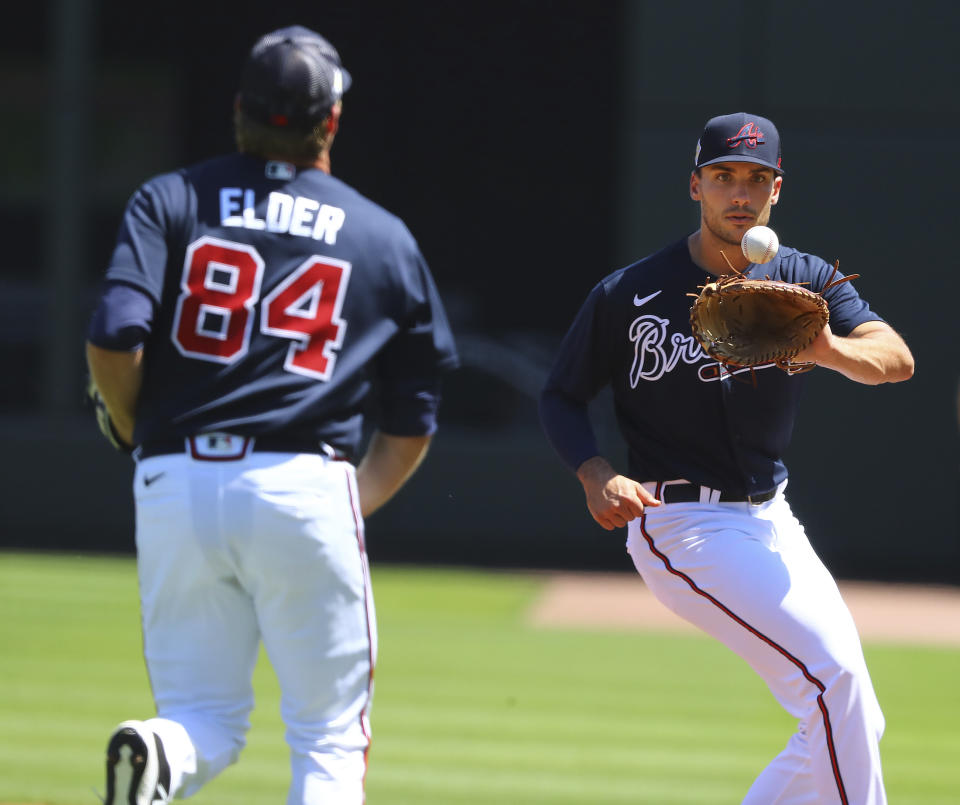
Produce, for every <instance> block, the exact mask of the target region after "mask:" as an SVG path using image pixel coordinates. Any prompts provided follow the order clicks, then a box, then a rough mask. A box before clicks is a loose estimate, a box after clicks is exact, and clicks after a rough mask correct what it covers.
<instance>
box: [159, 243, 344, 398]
mask: <svg viewBox="0 0 960 805" xmlns="http://www.w3.org/2000/svg"><path fill="white" fill-rule="evenodd" d="M263 268H264V262H263V258H261V257H260V254H259V253H258V252H257V250H256V249H255V248H254V247H253V246H249V245H247V244H244V243H232V242H230V241H225V240H219V239H218V238H212V237H209V236H204V237H202V238H200V239H198V240H196V241H194V242H193V243H191V244H190V246H189V247H188V248H187V254H186V258H185V259H184V264H183V277H182V278H181V281H180V288H181V293H180V296H179V298H178V299H177V309H176V313H175V315H174V320H173V333H172V334H171V335H172V338H173V343H174V344H175V345H176V347H177V349H178V350H179V351H180V353H181V354H182V355H185V356H187V357H189V358H198V359H200V360H204V361H213V362H214V363H223V364H230V363H234V362H235V361H238V360H240V359H241V358H242V357H243V356H244V355H246V354H247V350H248V349H249V347H250V334H251V331H252V329H253V319H254V315H253V314H254V307H255V305H256V304H257V302H258V301H259V300H260V284H261V282H262V280H263ZM349 280H350V263H347V262H344V261H343V260H336V259H334V258H332V257H320V256H319V255H314V256H312V257H309V258H307V259H306V260H305V261H304V262H303V263H301V264H300V266H299V267H297V269H296V270H295V271H293V272H292V273H291V274H290V275H289V276H288V277H287V278H286V279H284V280H283V282H281V283H280V284H279V285H278V286H277V287H276V288H274V289H273V290H272V291H271V292H270V293H269V294H268V295H267V296H266V297H264V299H263V303H262V305H261V315H260V332H262V333H264V334H265V335H271V336H277V337H279V338H288V339H291V340H292V341H293V343H292V344H290V348H289V350H287V358H286V360H285V361H284V364H283V366H284V368H285V369H286V370H287V371H289V372H295V373H296V374H301V375H306V376H308V377H313V378H316V379H318V380H329V379H330V375H331V374H332V373H333V366H334V363H335V362H336V358H337V355H336V353H337V350H338V349H339V348H340V346H341V345H342V344H343V336H344V333H345V332H346V329H347V323H346V322H345V321H344V320H343V319H341V318H340V310H341V308H342V306H343V297H344V295H345V293H346V290H347V283H348V282H349Z"/></svg>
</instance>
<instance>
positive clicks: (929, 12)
mask: <svg viewBox="0 0 960 805" xmlns="http://www.w3.org/2000/svg"><path fill="white" fill-rule="evenodd" d="M65 5H66V0H64V2H62V3H57V2H49V3H46V4H43V3H41V4H36V5H34V6H31V7H29V8H24V9H23V13H24V14H25V15H26V17H27V18H28V19H25V20H24V21H23V22H24V24H23V25H22V26H20V27H19V28H18V29H17V30H13V27H12V26H10V27H8V28H7V29H5V30H4V31H3V32H2V33H0V81H2V85H3V86H4V87H5V92H4V97H5V98H7V99H8V100H9V104H8V112H9V115H10V117H9V118H7V119H8V120H14V121H17V123H18V125H14V126H8V127H7V129H6V132H5V135H4V136H5V148H4V149H2V151H3V154H4V155H3V157H2V163H0V167H2V168H3V170H0V177H2V178H0V237H2V239H3V242H4V243H5V244H6V247H7V257H6V259H5V260H4V261H2V268H0V359H2V360H3V365H4V366H5V367H6V368H5V371H4V372H3V373H0V375H2V379H0V392H2V393H0V455H2V456H3V458H4V461H2V462H0V546H18V547H38V548H65V547H66V548H73V549H80V550H83V549H93V550H131V549H132V505H131V503H130V492H129V475H130V466H129V463H128V462H127V460H126V459H125V458H123V457H121V456H118V455H115V454H113V453H111V452H110V450H109V448H107V447H106V446H105V445H104V444H101V443H100V441H99V437H98V436H97V434H96V433H95V431H94V428H93V425H92V424H91V421H90V419H89V418H88V415H87V413H86V412H85V411H84V410H83V409H82V407H81V404H80V400H81V397H82V393H81V391H82V380H83V359H82V334H83V326H84V325H85V322H86V318H87V316H88V315H89V310H90V304H91V300H92V297H93V293H94V290H95V284H96V281H97V278H98V277H99V275H100V273H101V272H102V270H103V267H104V265H105V262H106V260H107V259H108V257H109V254H110V249H111V245H112V239H113V234H114V231H115V227H116V224H117V220H118V218H119V215H120V213H121V210H122V207H123V203H124V201H125V199H126V197H127V195H129V193H130V192H132V190H133V189H134V187H135V186H136V184H137V183H138V182H140V181H142V180H143V179H145V178H147V177H148V176H150V175H152V174H154V173H157V172H159V171H162V170H168V169H170V168H172V167H174V166H176V165H177V164H180V163H182V162H189V161H193V160H197V159H202V158H204V157H206V156H209V155H212V154H214V153H216V152H218V151H221V150H224V149H229V148H230V147H231V135H230V128H229V108H230V103H231V98H232V94H233V91H234V88H235V81H236V75H237V72H238V70H239V65H240V63H241V61H242V58H243V55H244V53H245V52H246V50H247V49H248V47H249V45H250V44H251V43H252V42H253V40H254V39H255V38H256V37H257V36H258V35H259V34H260V33H262V32H264V31H266V30H269V29H271V28H273V27H277V26H280V25H286V24H290V23H292V22H302V23H303V24H306V25H310V26H312V27H315V28H317V29H318V30H320V31H322V32H323V33H324V34H325V35H328V36H329V37H330V38H331V39H332V40H333V41H334V43H335V44H336V45H337V47H338V48H339V49H340V51H341V54H342V56H343V59H344V62H345V64H346V65H347V67H348V69H350V70H351V72H352V73H353V75H354V79H355V84H354V87H353V89H351V91H350V93H349V94H348V97H347V105H346V110H345V117H344V125H343V129H342V131H341V135H340V137H339V138H338V142H337V145H336V147H335V149H334V172H335V173H337V174H339V175H340V176H341V177H343V178H344V179H346V180H347V181H348V182H351V183H352V184H354V185H355V186H357V187H358V188H359V189H361V191H362V192H364V193H366V194H368V195H370V196H371V197H372V198H374V199H375V200H377V201H379V202H380V203H382V204H384V206H386V207H388V208H389V209H391V210H393V211H394V212H397V213H398V214H399V215H401V216H402V217H403V218H404V219H405V220H406V221H407V223H408V224H409V225H410V228H411V229H412V231H413V232H414V233H415V234H416V235H417V237H418V240H419V241H420V243H421V246H422V247H423V250H424V253H425V254H426V256H427V259H428V260H429V262H430V264H431V267H432V269H433V271H434V274H435V276H436V278H437V281H438V284H439V286H440V289H441V292H442V293H443V295H444V298H445V300H446V301H447V304H448V307H449V310H450V314H451V318H452V320H453V322H454V325H455V328H456V330H457V334H458V338H459V339H460V340H461V345H462V349H463V351H464V355H465V359H466V366H465V369H464V370H463V371H462V372H461V373H459V374H458V376H456V377H454V378H451V380H450V383H449V386H448V395H447V400H446V403H445V405H444V409H443V412H442V426H441V431H440V433H439V435H438V437H437V439H436V442H435V444H434V448H433V450H432V451H431V455H430V456H429V457H428V460H427V463H426V464H425V466H424V467H423V468H422V469H421V471H420V472H419V473H418V475H417V476H416V477H415V478H414V479H413V481H412V482H411V483H410V485H409V487H408V488H407V489H406V490H404V492H403V493H402V494H401V496H400V497H398V498H397V499H396V500H395V501H393V502H391V503H390V504H389V505H388V506H387V507H386V508H385V509H384V510H383V511H382V512H380V513H378V514H377V515H376V516H375V517H373V518H371V521H370V523H369V524H368V530H369V538H370V550H371V555H372V557H373V559H374V560H375V561H376V560H378V559H382V560H397V561H401V560H406V561H436V562H463V563H474V564H487V565H512V566H565V567H568V566H570V567H620V568H627V567H629V560H628V559H627V558H626V556H625V554H624V553H623V547H622V545H623V535H622V534H619V533H616V534H609V533H607V532H604V531H602V530H601V529H599V527H597V526H594V525H593V523H592V521H590V519H589V517H588V515H587V513H586V510H585V509H584V507H583V505H582V495H581V492H580V489H579V485H578V484H577V483H576V481H575V480H574V479H573V478H572V476H570V475H569V474H568V473H567V472H566V471H565V470H564V469H563V468H562V467H561V466H560V464H559V462H558V461H557V460H556V459H555V457H554V456H553V455H552V453H551V451H550V449H549V447H548V446H547V445H546V443H545V441H544V439H543V437H542V435H541V433H540V430H539V425H538V423H537V419H536V411H535V399H534V396H535V392H536V387H537V382H538V380H539V378H540V377H541V376H542V372H543V371H545V367H546V365H547V364H548V362H549V357H550V354H551V352H552V350H553V349H554V348H555V347H556V344H557V343H558V342H559V338H560V336H561V335H562V332H563V330H564V329H565V327H566V326H567V324H568V323H569V321H570V319H571V318H572V316H573V314H574V313H575V311H576V309H577V307H578V306H579V304H580V302H581V300H582V298H583V296H584V295H585V294H586V293H587V291H588V290H589V288H590V287H592V286H593V284H594V283H595V282H596V281H597V280H599V279H600V278H601V277H602V276H603V275H605V274H606V273H608V272H609V271H611V270H613V269H615V268H617V267H619V266H621V265H623V264H625V263H627V262H629V261H632V260H633V259H636V258H637V257H640V256H642V255H644V254H646V253H648V252H650V251H652V250H654V249H656V248H659V247H660V246H662V245H663V244H665V243H666V242H668V241H670V240H673V239H675V238H678V237H681V236H682V235H684V234H686V233H688V232H690V231H692V229H693V228H694V227H695V226H696V224H697V210H696V207H695V205H694V204H693V203H692V202H691V201H690V200H689V198H688V196H687V190H686V187H687V177H688V174H689V169H690V163H691V161H692V157H693V149H694V145H695V142H696V138H697V134H698V133H699V131H700V129H701V128H702V125H703V123H704V122H705V121H706V120H707V119H708V118H709V117H711V116H713V115H715V114H721V113H724V112H729V111H735V110H745V111H753V112H757V113H760V114H763V115H765V116H767V117H770V118H772V119H773V120H774V121H775V122H776V123H777V124H778V127H779V129H780V133H781V137H782V140H783V148H784V167H785V169H786V176H785V180H784V189H783V195H782V199H781V203H780V204H779V205H778V207H777V208H776V210H775V212H774V217H773V219H772V226H774V227H775V228H776V230H777V232H778V233H779V235H780V238H781V241H783V242H785V243H787V244H789V245H791V246H795V247H797V248H800V249H802V250H804V251H809V252H813V253H816V254H819V255H821V256H822V257H824V258H825V259H828V260H833V259H835V258H839V260H840V264H841V268H842V269H843V270H844V271H846V272H848V273H850V272H856V273H860V274H861V278H860V280H858V281H857V287H858V288H859V290H860V291H861V293H863V295H864V296H865V297H866V298H868V299H869V300H870V302H871V304H872V305H873V307H874V308H875V309H876V310H877V311H878V312H879V313H880V314H881V315H883V316H885V317H886V318H887V319H888V320H889V321H890V323H891V324H892V325H893V326H895V327H896V328H897V329H898V330H900V331H901V332H902V333H903V335H904V337H905V338H906V340H907V342H908V343H909V344H910V346H911V347H912V349H913V351H914V353H915V356H916V360H917V373H916V376H915V377H914V379H912V380H911V381H910V382H909V383H905V384H899V385H896V386H885V387H879V388H867V387H863V386H858V385H856V384H853V383H850V382H848V381H845V380H844V379H843V378H840V377H838V376H836V375H833V374H832V373H829V372H825V371H823V370H818V371H816V372H814V373H813V374H812V375H811V376H810V377H809V380H808V389H807V393H806V404H805V407H804V409H803V410H802V413H801V419H800V422H799V425H798V429H797V432H796V436H795V441H794V444H793V446H792V448H791V450H790V453H789V455H788V461H789V465H790V468H791V482H790V489H789V496H790V498H791V500H792V503H793V506H794V509H795V510H796V512H797V513H798V515H799V516H800V518H801V520H803V521H804V522H805V523H806V525H807V528H808V533H809V535H810V537H811V540H812V541H813V542H814V544H815V545H816V547H817V548H818V550H819V551H820V552H821V554H822V555H823V556H824V557H825V558H826V559H827V560H828V563H829V564H831V566H832V567H833V568H834V569H835V570H837V572H839V573H841V574H843V575H846V576H851V577H878V578H880V577H883V578H904V579H906V578H910V579H913V578H927V579H933V580H945V581H960V533H958V532H960V526H958V523H960V518H958V508H957V507H958V495H957V491H958V487H960V472H958V458H960V444H958V421H957V386H958V379H960V367H958V360H957V358H956V344H957V336H956V334H955V332H954V328H953V318H954V315H953V314H952V313H950V312H949V304H950V303H949V301H948V300H949V299H950V296H951V294H952V293H953V291H954V286H955V282H954V277H955V276H956V273H957V271H956V266H955V263H956V258H955V251H956V249H955V245H954V243H953V240H952V239H953V237H955V233H956V231H957V226H956V223H955V220H954V219H955V215H956V213H955V209H956V203H955V195H956V191H957V185H958V183H957V168H956V159H955V157H956V154H957V152H958V145H960V136H958V123H960V111H958V109H957V103H956V90H955V87H956V84H957V80H958V77H960V57H958V55H957V48H956V45H955V43H956V41H957V38H958V34H960V8H958V7H957V6H955V5H954V4H949V3H946V2H926V3H924V2H918V3H912V4H909V5H907V4H902V3H894V2H888V1H887V0H883V2H875V3H871V4H848V5H846V4H837V3H828V2H805V3H802V4H801V3H784V2H769V3H766V4H755V3H747V2H739V1H734V2H728V3H724V4H708V3H699V2H696V3H676V4H668V3H660V2H609V3H594V4H584V3H580V2H572V1H567V0H564V1H563V2H551V3H545V2H505V1H501V2H484V3H479V2H466V3H459V4H446V3H440V2H426V3H415V4H397V3H387V2H370V0H363V1H362V2H354V3H350V4H339V3H337V4H335V3H323V2H320V3H317V2H311V3H307V2H293V1H292V0H278V2H276V3H273V4H271V7H270V8H268V9H264V8H262V4H253V3H250V4H245V3H224V2H208V3H202V4H196V3H193V4H189V3H186V2H172V3H169V4H165V6H164V13H163V14H154V15H146V14H143V13H142V11H141V10H139V9H138V8H134V7H132V6H130V5H129V4H125V3H120V2H118V0H101V1H100V2H94V0H89V2H87V3H86V4H85V7H86V16H85V19H86V25H85V26H75V27H76V36H78V37H80V36H83V31H84V30H86V31H87V33H88V36H87V38H86V39H84V40H83V41H84V42H85V43H86V48H87V51H88V53H89V58H90V62H89V64H88V67H89V74H88V75H86V77H84V76H83V75H80V76H75V77H76V78H77V79H78V81H77V82H75V86H74V87H73V89H71V90H70V92H72V93H79V96H76V97H81V98H85V99H86V103H85V104H78V105H77V106H76V107H75V108H74V107H71V105H70V104H69V103H64V102H63V95H62V92H63V87H62V84H61V85H58V84H57V83H56V80H55V70H54V66H55V64H56V59H57V52H58V51H57V44H56V43H57V36H56V28H55V23H54V21H55V19H56V18H57V14H60V13H62V12H63V9H64V7H65ZM80 6H81V7H83V6H84V4H83V3H81V4H80ZM74 44H75V45H76V42H75V43H74ZM81 49H82V48H81ZM81 79H82V80H81ZM58 86H59V89H58ZM58 92H60V93H61V94H59V95H58ZM71 97H74V96H71ZM71 108H72V109H73V111H72V112H71ZM68 113H70V114H72V115H73V117H72V118H66V117H65V115H67V114H68ZM78 117H79V118H81V120H80V124H81V126H82V128H81V133H82V135H83V136H81V137H79V138H78V139H75V140H68V142H69V143H70V149H71V152H74V149H76V150H75V153H76V154H78V155H79V156H78V157H77V158H76V159H74V160H73V163H72V164H74V168H75V171H74V172H75V174H76V175H78V176H79V177H80V183H79V184H78V185H74V186H71V185H69V184H65V183H64V181H63V177H64V173H63V172H64V171H67V170H68V168H67V167H64V164H63V163H64V161H63V160H57V159H54V158H51V147H52V146H51V144H52V143H55V142H57V140H56V138H55V137H54V135H53V134H52V132H56V131H58V130H59V129H62V127H63V126H70V125H74V124H76V123H77V118H78ZM71 121H72V122H71ZM71 188H72V189H71ZM64 195H69V196H70V199H71V200H72V207H71V209H75V210H77V212H76V214H75V215H73V217H72V218H69V221H70V222H71V225H72V226H74V230H72V231H73V232H74V234H73V235H69V238H70V240H69V243H67V244H66V248H65V244H64V242H63V240H62V239H60V240H59V241H58V239H57V233H58V232H61V233H62V232H64V231H67V232H68V234H69V232H70V231H71V230H70V229H69V227H67V228H66V229H63V228H61V229H57V228H56V226H55V223H54V222H55V221H56V220H57V219H56V217H55V216H54V214H53V212H54V211H55V209H56V201H57V199H58V198H61V197H63V196H64ZM68 217H69V216H68ZM56 244H59V246H60V251H59V252H58V251H56V250H55V249H54V248H53V246H54V245H56ZM64 251H66V255H67V257H66V258H64V257H63V256H62V255H63V254H64ZM57 255H60V256H57ZM64 259H67V260H68V261H69V263H70V264H71V265H72V266H73V269H72V271H70V272H68V278H67V280H66V282H68V283H73V284H72V285H71V290H70V292H69V294H68V298H67V299H66V301H65V300H64V298H63V296H64V288H63V284H62V283H63V282H64V280H63V279H62V277H63V276H64V274H63V272H60V273H58V272H56V271H54V270H53V268H52V266H53V265H54V264H56V265H58V266H61V267H62V265H63V261H64ZM58 276H59V277H61V279H56V277H58ZM71 277H72V279H71ZM58 283H60V284H58ZM57 344H67V345H69V346H68V347H67V349H66V352H65V354H62V355H61V357H60V361H61V363H60V365H61V366H65V367H66V368H65V369H59V370H57V371H56V372H53V373H52V374H53V380H52V381H51V380H50V376H51V371H50V367H51V366H54V365H56V364H55V363H54V362H53V359H52V358H51V355H52V354H53V351H55V350H56V347H55V346H51V345H57ZM45 373H46V374H45ZM44 377H46V378H47V379H46V380H44ZM603 410H604V409H603V406H602V401H601V404H600V405H598V427H599V428H600V429H601V432H602V437H603V440H604V443H605V444H608V445H609V446H610V449H611V450H612V451H613V452H614V455H615V456H616V455H617V451H618V447H617V445H616V439H615V437H614V435H613V434H612V433H611V432H610V429H609V421H608V418H607V417H605V416H604V414H603Z"/></svg>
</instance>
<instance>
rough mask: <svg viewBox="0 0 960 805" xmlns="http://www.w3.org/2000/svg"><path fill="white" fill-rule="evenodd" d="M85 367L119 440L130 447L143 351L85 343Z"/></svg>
mask: <svg viewBox="0 0 960 805" xmlns="http://www.w3.org/2000/svg"><path fill="white" fill-rule="evenodd" d="M87 366H88V367H89V368H90V376H91V377H92V378H93V382H94V383H96V385H97V388H98V389H99V390H100V396H101V397H103V401H104V403H105V404H106V406H107V411H108V412H109V413H110V419H112V420H113V425H114V427H115V428H116V430H117V433H118V434H119V435H120V437H121V438H122V439H123V440H124V441H125V442H127V443H128V444H133V424H134V417H135V414H136V409H137V399H138V397H139V396H140V386H141V385H142V383H143V350H142V349H138V350H134V351H132V352H119V351H116V350H112V349H103V348H102V347H98V346H95V345H94V344H91V343H90V342H89V341H88V342H87Z"/></svg>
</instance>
